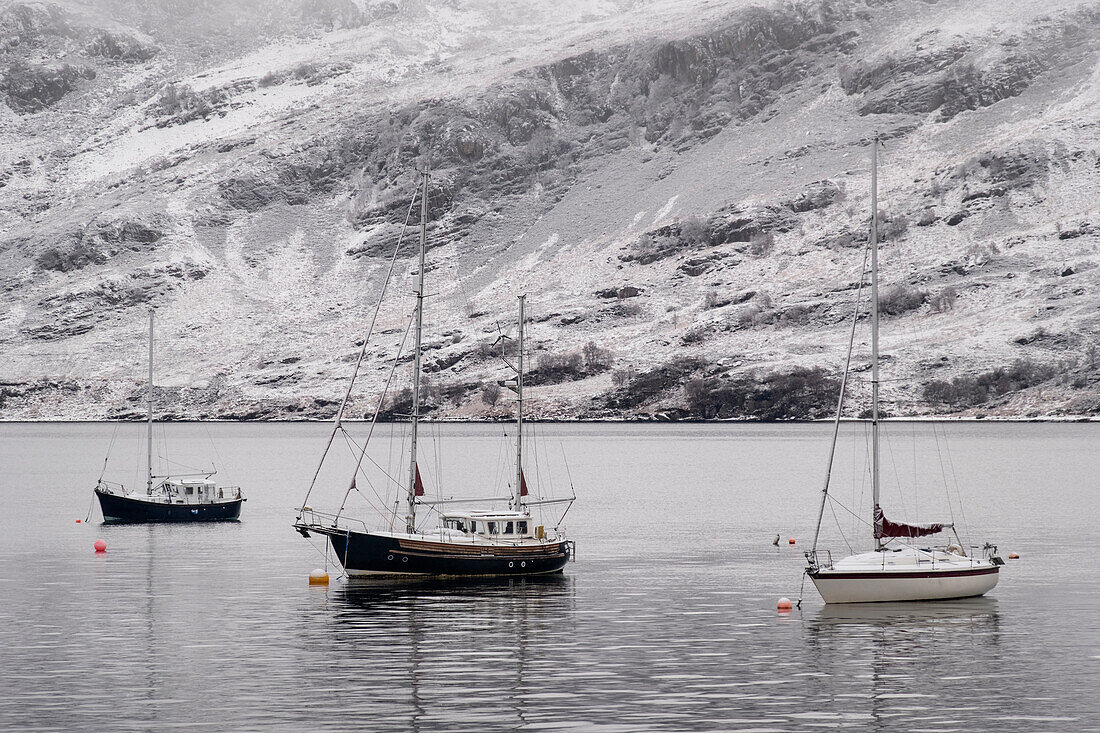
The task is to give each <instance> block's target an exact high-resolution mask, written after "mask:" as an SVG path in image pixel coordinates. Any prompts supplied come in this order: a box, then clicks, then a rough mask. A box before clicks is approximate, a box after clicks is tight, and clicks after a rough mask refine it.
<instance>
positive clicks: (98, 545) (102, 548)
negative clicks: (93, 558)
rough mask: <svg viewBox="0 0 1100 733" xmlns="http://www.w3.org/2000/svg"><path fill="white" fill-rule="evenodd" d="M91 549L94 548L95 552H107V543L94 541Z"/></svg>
mask: <svg viewBox="0 0 1100 733" xmlns="http://www.w3.org/2000/svg"><path fill="white" fill-rule="evenodd" d="M93 547H95V551H96V552H107V543H106V542H104V541H103V540H96V541H95V545H93Z"/></svg>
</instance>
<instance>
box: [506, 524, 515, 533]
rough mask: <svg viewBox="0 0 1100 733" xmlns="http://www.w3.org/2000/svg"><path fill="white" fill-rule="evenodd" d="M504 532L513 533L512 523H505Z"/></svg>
mask: <svg viewBox="0 0 1100 733" xmlns="http://www.w3.org/2000/svg"><path fill="white" fill-rule="evenodd" d="M504 534H513V529H512V523H511V522H508V523H506V524H505V525H504Z"/></svg>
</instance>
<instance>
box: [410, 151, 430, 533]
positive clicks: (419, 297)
mask: <svg viewBox="0 0 1100 733" xmlns="http://www.w3.org/2000/svg"><path fill="white" fill-rule="evenodd" d="M423 176H424V180H423V184H422V190H421V193H420V271H419V273H418V277H417V287H416V346H415V347H414V350H413V384H412V390H413V395H412V397H413V401H412V440H411V442H412V445H411V447H410V451H409V453H410V458H409V490H408V496H407V502H408V508H407V512H406V514H405V531H406V532H408V533H409V534H413V533H414V532H416V497H417V495H418V493H423V489H422V488H421V487H422V484H421V482H420V472H419V471H418V470H417V468H416V434H417V428H418V423H419V421H420V343H421V340H422V336H423V331H424V260H425V252H426V250H427V244H428V171H427V170H425V171H424V173H423Z"/></svg>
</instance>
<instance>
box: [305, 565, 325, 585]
mask: <svg viewBox="0 0 1100 733" xmlns="http://www.w3.org/2000/svg"><path fill="white" fill-rule="evenodd" d="M309 584H310V585H328V573H326V572H325V571H324V570H322V569H321V568H317V569H316V570H314V571H313V572H312V573H310V574H309Z"/></svg>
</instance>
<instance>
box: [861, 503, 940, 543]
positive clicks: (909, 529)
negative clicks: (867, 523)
mask: <svg viewBox="0 0 1100 733" xmlns="http://www.w3.org/2000/svg"><path fill="white" fill-rule="evenodd" d="M943 526H944V525H943V524H940V523H936V524H902V523H901V522H891V521H890V520H889V519H887V518H886V515H885V514H883V513H882V507H880V506H878V505H875V539H876V540H881V539H882V538H884V537H924V536H925V535H929V534H936V533H937V532H941V531H943Z"/></svg>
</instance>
